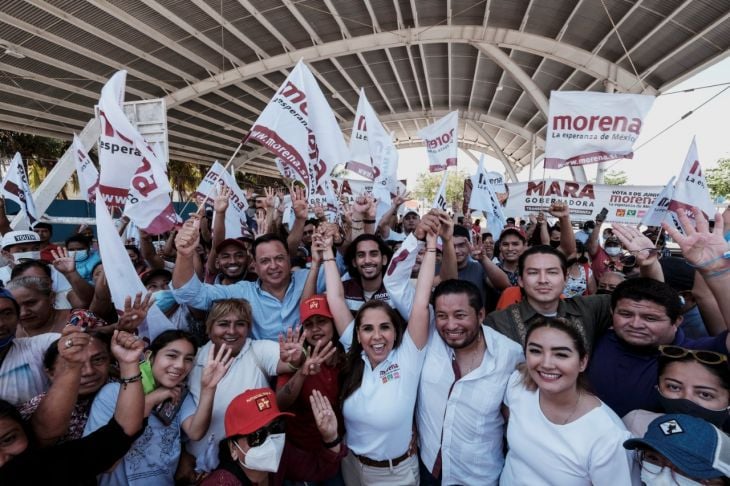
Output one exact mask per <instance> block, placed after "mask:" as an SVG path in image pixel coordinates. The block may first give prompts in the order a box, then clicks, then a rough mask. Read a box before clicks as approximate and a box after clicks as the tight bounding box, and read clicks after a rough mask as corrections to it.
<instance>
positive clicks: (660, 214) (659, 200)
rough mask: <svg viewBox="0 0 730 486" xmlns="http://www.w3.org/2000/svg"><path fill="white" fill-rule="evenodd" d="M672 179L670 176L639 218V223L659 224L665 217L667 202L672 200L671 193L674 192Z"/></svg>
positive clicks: (647, 224) (667, 208)
mask: <svg viewBox="0 0 730 486" xmlns="http://www.w3.org/2000/svg"><path fill="white" fill-rule="evenodd" d="M674 179H675V177H674V176H672V178H671V179H669V182H667V185H666V186H664V189H662V192H660V193H659V195H658V196H657V197H656V199H654V202H653V203H652V205H651V207H650V208H649V209H648V210H647V211H646V214H645V215H644V217H643V218H641V224H643V225H644V226H660V225H661V224H662V221H664V219H665V218H666V217H667V211H669V202H670V201H671V200H672V194H674Z"/></svg>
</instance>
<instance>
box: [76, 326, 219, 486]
mask: <svg viewBox="0 0 730 486" xmlns="http://www.w3.org/2000/svg"><path fill="white" fill-rule="evenodd" d="M196 350H197V345H196V343H195V340H194V339H193V337H192V335H190V334H189V333H187V332H185V331H177V330H169V331H165V332H163V333H162V334H160V335H159V336H157V337H156V338H155V339H154V341H152V344H150V347H149V349H148V351H147V353H148V361H149V363H150V371H151V375H152V378H153V379H154V386H155V388H154V390H152V391H150V392H148V393H147V394H146V395H145V406H144V414H145V416H146V417H148V421H147V427H146V428H145V432H144V434H143V435H142V436H141V437H140V438H139V439H137V441H135V443H134V444H133V446H132V448H131V449H130V451H129V452H128V453H127V454H126V455H125V456H124V459H123V460H122V461H121V462H120V463H119V464H117V465H116V467H114V469H112V470H111V471H109V472H107V473H105V474H102V475H100V476H99V478H98V479H99V484H100V485H119V484H125V485H126V484H128V485H164V484H169V485H173V484H174V483H175V481H174V475H175V470H176V469H177V463H178V460H179V458H180V441H181V437H180V430H181V429H182V430H183V431H185V434H186V435H187V436H188V437H189V438H191V439H199V438H200V437H202V436H203V434H205V432H206V431H207V429H208V424H209V423H210V415H211V410H212V408H213V396H214V395H215V390H216V387H217V385H218V382H219V381H220V379H221V378H222V377H223V375H224V374H225V372H226V371H227V370H228V367H229V366H230V363H231V359H230V355H231V351H230V350H229V349H227V348H226V347H222V348H221V349H219V350H218V353H217V354H215V355H214V354H213V350H212V349H211V350H210V351H209V354H208V359H207V363H206V365H205V369H204V370H203V373H202V375H201V376H200V389H201V390H202V392H201V396H200V399H199V401H198V406H197V408H196V406H195V402H194V401H193V398H192V396H190V395H188V394H187V393H186V392H185V379H186V378H187V376H188V374H189V373H190V370H191V369H192V367H193V361H194V359H195V352H196ZM138 372H139V374H140V375H141V374H142V373H141V372H140V370H139V369H138ZM123 387H124V382H122V383H121V384H120V383H110V384H108V385H106V386H105V387H104V388H102V389H101V391H100V392H99V393H98V394H97V396H96V398H95V399H94V403H93V405H92V407H91V413H90V414H89V420H88V422H87V424H86V428H85V429H84V435H89V434H91V433H93V432H94V431H95V430H96V429H97V428H99V427H100V426H101V425H102V424H104V423H106V421H107V420H109V417H110V416H111V414H112V413H113V409H114V403H115V402H116V399H117V396H118V395H119V392H120V390H121V389H122V388H123Z"/></svg>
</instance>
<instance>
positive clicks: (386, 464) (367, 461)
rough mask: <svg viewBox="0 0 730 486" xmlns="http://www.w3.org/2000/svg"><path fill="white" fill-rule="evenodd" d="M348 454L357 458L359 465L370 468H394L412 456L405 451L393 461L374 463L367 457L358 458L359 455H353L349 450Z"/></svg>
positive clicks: (408, 451)
mask: <svg viewBox="0 0 730 486" xmlns="http://www.w3.org/2000/svg"><path fill="white" fill-rule="evenodd" d="M350 452H351V453H352V455H353V456H355V457H357V460H358V461H360V462H361V463H363V464H365V465H366V466H370V467H395V466H397V465H398V464H400V463H401V462H403V461H405V460H406V459H408V458H409V457H411V456H412V455H413V453H412V452H411V451H410V450H407V451H406V452H405V453H404V454H403V455H402V456H400V457H396V458H395V459H390V460H385V461H376V460H373V459H370V458H369V457H365V456H359V455H357V454H355V453H354V452H352V450H350Z"/></svg>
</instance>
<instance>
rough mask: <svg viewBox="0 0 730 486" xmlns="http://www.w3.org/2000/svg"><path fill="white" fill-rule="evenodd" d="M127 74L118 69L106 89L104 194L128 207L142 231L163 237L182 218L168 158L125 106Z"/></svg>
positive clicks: (103, 103) (101, 189)
mask: <svg viewBox="0 0 730 486" xmlns="http://www.w3.org/2000/svg"><path fill="white" fill-rule="evenodd" d="M126 76H127V72H126V71H118V72H117V73H116V74H114V76H112V77H111V78H110V79H109V81H107V83H106V84H105V85H104V88H102V90H101V98H100V99H99V118H100V119H101V137H100V139H99V165H100V166H101V171H100V174H99V192H100V193H101V194H102V196H103V197H104V198H105V201H106V202H107V204H109V205H110V206H118V207H121V206H124V213H125V214H126V215H127V216H128V217H129V218H130V219H131V220H132V221H134V222H135V224H136V225H137V226H139V227H140V228H141V229H143V230H144V231H146V232H148V233H150V234H153V235H158V234H161V233H164V232H165V231H169V230H170V229H172V228H173V227H174V226H175V225H176V224H178V223H179V222H180V220H179V218H178V217H177V214H176V213H175V209H174V208H173V207H172V200H171V199H170V193H171V192H172V187H170V181H169V180H168V179H167V173H166V172H165V167H166V162H165V161H162V160H160V159H159V158H158V157H157V155H156V154H155V152H154V151H153V150H152V147H150V145H149V144H148V143H147V141H146V140H145V139H144V138H143V137H142V135H141V134H140V133H139V131H137V129H136V128H135V127H134V126H133V125H132V123H131V122H130V121H129V120H128V119H127V117H126V115H125V114H124V111H123V110H122V103H123V102H124V83H125V80H126Z"/></svg>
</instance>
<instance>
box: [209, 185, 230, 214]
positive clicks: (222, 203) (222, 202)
mask: <svg viewBox="0 0 730 486" xmlns="http://www.w3.org/2000/svg"><path fill="white" fill-rule="evenodd" d="M232 192H233V191H232V190H231V188H230V187H228V186H225V185H221V186H220V190H219V191H218V195H217V196H216V197H215V200H214V201H213V211H215V212H216V213H225V212H226V211H227V210H228V205H229V204H230V201H231V194H232Z"/></svg>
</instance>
